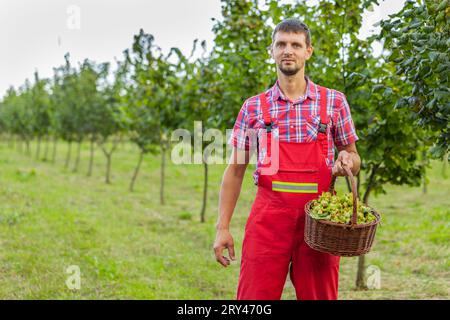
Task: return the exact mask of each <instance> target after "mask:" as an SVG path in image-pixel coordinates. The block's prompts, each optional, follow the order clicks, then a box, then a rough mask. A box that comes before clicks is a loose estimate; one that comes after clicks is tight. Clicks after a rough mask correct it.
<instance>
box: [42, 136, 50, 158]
mask: <svg viewBox="0 0 450 320" xmlns="http://www.w3.org/2000/svg"><path fill="white" fill-rule="evenodd" d="M48 145H49V138H48V134H47V135H46V136H45V151H44V159H42V160H43V161H47V158H48Z"/></svg>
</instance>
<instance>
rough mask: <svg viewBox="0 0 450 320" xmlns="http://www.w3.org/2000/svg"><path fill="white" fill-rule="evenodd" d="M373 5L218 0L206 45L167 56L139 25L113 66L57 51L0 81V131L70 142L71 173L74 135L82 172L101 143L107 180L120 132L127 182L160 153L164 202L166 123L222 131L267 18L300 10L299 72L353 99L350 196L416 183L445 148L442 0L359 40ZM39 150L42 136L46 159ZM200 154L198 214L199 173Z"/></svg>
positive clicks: (445, 9)
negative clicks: (308, 36)
mask: <svg viewBox="0 0 450 320" xmlns="http://www.w3.org/2000/svg"><path fill="white" fill-rule="evenodd" d="M374 4H377V0H357V1H350V0H324V1H319V2H318V3H317V4H313V5H311V4H308V5H307V4H306V1H298V2H297V3H296V4H293V5H280V4H279V3H278V1H275V0H267V1H265V5H262V4H261V1H258V0H246V1H242V0H222V18H221V20H220V21H219V20H218V21H216V22H215V25H214V27H213V31H214V33H215V42H214V47H213V48H212V50H210V52H208V51H207V50H206V44H205V43H204V42H202V43H200V46H199V43H198V41H197V40H196V41H194V43H193V49H192V53H191V54H190V56H185V55H183V54H182V53H181V51H180V50H179V49H177V48H172V49H171V50H170V52H169V53H168V54H166V55H165V54H163V53H162V51H161V49H160V48H159V47H158V46H156V45H155V41H154V38H153V36H152V35H150V34H147V33H145V32H144V31H143V30H140V32H139V33H138V34H137V35H135V36H134V40H133V43H132V46H131V48H129V49H126V50H125V51H124V55H123V59H122V60H121V61H116V66H115V68H114V70H113V69H112V68H111V65H110V63H102V64H97V63H95V62H93V61H89V60H85V61H84V62H83V63H82V64H80V65H79V66H78V68H74V67H73V66H72V64H71V62H70V59H69V55H66V57H65V58H66V63H65V65H63V66H60V67H58V68H55V69H54V76H53V78H52V79H40V77H39V75H38V74H37V73H36V74H35V79H34V81H33V83H31V82H30V81H28V80H27V81H26V82H25V84H24V85H23V86H22V87H20V88H19V89H14V88H11V89H9V90H8V92H7V93H6V95H5V97H4V98H3V100H2V102H1V103H0V131H1V133H4V134H7V135H9V136H10V137H11V139H13V138H14V139H18V140H19V141H22V142H23V143H24V145H25V147H26V152H28V154H30V149H29V142H30V140H31V139H36V140H37V149H36V157H37V158H39V157H40V155H41V141H42V140H44V141H47V142H49V141H53V156H52V159H51V160H52V161H53V162H54V161H55V150H56V143H57V141H58V140H61V139H62V140H64V141H66V142H67V143H68V145H69V148H68V153H67V155H66V162H65V165H66V167H68V166H69V164H70V162H71V152H72V144H75V145H77V146H78V148H77V151H76V156H75V161H74V163H73V171H77V170H78V168H79V161H80V156H79V154H80V145H81V143H82V142H83V141H89V142H90V145H91V157H90V162H89V163H90V164H89V169H88V173H87V174H88V175H91V174H92V162H93V155H94V152H95V149H96V146H99V147H100V149H101V150H102V152H103V153H104V155H105V157H106V159H107V170H106V178H105V180H106V182H107V183H110V182H111V179H110V168H111V158H112V155H113V153H114V151H115V150H116V148H117V145H118V143H119V142H120V141H121V140H122V139H128V140H130V141H132V142H133V143H135V144H136V145H137V146H138V148H139V150H140V156H139V160H138V163H137V165H136V170H135V172H134V174H133V176H132V180H131V182H130V190H133V186H134V184H135V181H136V178H137V176H138V172H139V170H140V166H141V163H142V159H143V158H144V156H145V155H146V154H148V153H158V152H159V153H160V155H161V186H160V190H161V191H160V200H161V204H164V177H165V165H166V158H167V153H168V151H170V135H171V132H173V130H174V129H176V128H187V129H189V130H191V131H192V132H193V130H194V128H193V122H194V120H195V121H202V123H203V130H207V129H209V128H218V129H220V130H222V131H225V129H227V128H231V127H232V126H233V123H234V120H235V118H236V115H237V113H238V111H239V108H240V106H241V105H242V102H243V100H244V99H245V98H246V97H248V96H251V95H254V94H257V93H258V92H261V91H262V90H264V89H266V88H267V87H269V86H270V85H271V84H272V83H273V82H274V81H275V77H276V73H275V69H274V66H273V64H271V63H270V60H269V54H268V50H267V47H268V46H269V45H270V42H271V31H272V28H273V26H274V24H276V23H277V22H279V21H281V20H282V19H283V18H286V17H298V18H300V19H301V20H303V21H304V22H305V23H306V24H307V25H308V26H309V27H310V29H311V31H312V44H313V46H314V47H315V54H314V56H313V58H312V60H310V63H309V64H308V65H307V70H306V73H307V74H308V75H309V77H311V79H313V81H314V82H316V83H319V84H321V85H324V86H328V87H332V88H335V89H337V90H339V91H342V92H343V93H344V94H345V95H346V96H347V99H348V101H349V104H350V106H351V108H352V116H353V119H354V121H355V124H356V128H357V131H358V135H359V137H360V141H359V142H358V150H359V153H360V155H361V159H362V169H363V172H364V176H362V175H360V176H358V177H357V181H358V189H359V190H358V193H359V194H361V195H362V200H363V201H364V202H365V203H366V204H368V203H369V197H370V195H371V194H373V193H374V192H375V193H379V192H385V191H384V185H386V184H387V183H393V184H406V185H419V184H420V182H421V179H423V176H424V174H425V166H426V161H423V158H424V155H425V156H426V157H425V159H427V158H428V150H429V149H430V147H432V149H431V153H430V154H431V156H432V157H435V158H442V157H443V156H444V155H445V156H446V155H447V154H448V142H449V131H448V130H449V108H450V106H449V101H450V99H449V98H450V97H449V95H450V93H449V68H450V63H449V57H448V54H447V50H448V46H449V44H450V40H449V33H450V32H449V1H448V0H443V1H441V2H438V1H432V0H430V1H412V0H408V1H407V2H406V3H405V6H404V8H403V9H402V10H401V11H400V12H398V13H397V14H395V15H392V16H390V18H389V20H387V21H382V22H381V23H380V25H381V32H380V33H379V34H377V35H374V36H372V37H369V38H368V39H360V38H358V36H357V35H358V33H359V30H360V28H361V25H362V13H363V12H364V11H365V10H370V9H371V7H372V6H373V5H374ZM377 40H378V41H381V42H382V44H383V45H384V50H383V54H382V55H381V56H380V57H376V56H374V54H373V50H372V44H373V42H374V41H377ZM198 50H200V53H201V54H200V55H199V54H196V53H197V52H198ZM195 56H200V57H199V58H194V57H195ZM48 150H49V143H46V144H45V150H44V152H43V154H44V156H43V157H44V159H48V157H49V155H48V152H49V151H48ZM420 155H422V158H420V157H419V156H420ZM446 157H447V156H446ZM203 160H204V165H203V167H204V175H205V181H204V192H203V204H202V209H201V221H204V220H205V210H206V198H207V181H208V165H207V163H206V161H205V160H206V159H203ZM363 270H364V257H361V258H360V259H359V267H358V277H357V286H358V287H364V286H365V284H364V281H363Z"/></svg>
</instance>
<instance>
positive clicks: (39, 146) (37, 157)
mask: <svg viewBox="0 0 450 320" xmlns="http://www.w3.org/2000/svg"><path fill="white" fill-rule="evenodd" d="M40 153H41V136H38V139H37V146H36V160H39V155H40Z"/></svg>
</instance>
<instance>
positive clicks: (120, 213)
mask: <svg viewBox="0 0 450 320" xmlns="http://www.w3.org/2000/svg"><path fill="white" fill-rule="evenodd" d="M66 148H67V146H66V145H63V144H62V143H60V144H59V145H58V155H57V159H56V160H57V161H56V164H51V163H49V162H43V161H36V160H35V159H34V153H35V146H34V145H32V154H33V157H32V158H30V157H28V156H26V155H24V154H22V153H20V152H18V151H17V150H15V149H14V150H13V149H10V148H9V147H8V146H7V144H6V142H4V141H2V142H0V298H1V299H234V297H235V291H236V285H237V280H238V274H239V259H240V256H241V255H240V253H241V243H242V237H243V230H244V225H245V222H246V218H247V215H248V213H249V210H250V206H251V204H252V201H253V197H254V195H255V191H256V189H255V186H253V183H252V178H251V171H252V170H248V172H247V175H246V178H245V182H244V185H243V188H242V193H241V197H240V199H239V201H238V205H237V207H236V210H235V213H234V216H233V220H232V226H231V227H232V230H231V231H232V234H233V236H234V240H235V243H236V251H237V257H238V259H237V261H236V262H234V263H232V265H231V266H230V267H229V268H226V269H225V268H223V267H221V266H220V265H219V264H218V263H217V262H216V261H215V259H214V255H213V250H212V245H213V242H214V238H215V228H214V225H215V222H216V219H217V204H218V193H219V188H220V182H221V178H222V174H223V171H224V168H225V166H224V165H211V166H210V170H209V171H210V179H209V193H208V210H207V214H206V220H207V221H206V223H203V224H202V223H200V222H199V211H200V207H201V199H202V187H203V167H202V166H201V165H183V166H177V165H173V164H169V165H168V167H167V172H166V177H167V179H166V204H165V205H164V206H161V205H160V204H159V177H160V171H159V164H160V157H159V156H147V157H146V158H145V161H144V163H143V165H142V168H141V173H140V175H139V177H138V180H137V184H136V190H135V192H133V193H130V192H129V191H128V185H129V182H130V179H131V176H132V173H133V169H134V166H135V165H136V162H137V159H138V152H137V149H136V148H135V147H134V146H133V145H131V144H123V145H121V146H120V148H119V149H118V151H117V152H116V153H115V154H114V155H113V162H112V184H111V185H106V184H105V183H104V171H105V158H104V156H103V154H102V153H101V151H100V150H96V156H95V167H94V175H93V176H92V177H90V178H88V177H86V171H87V164H88V156H89V149H88V145H87V144H86V145H85V146H83V150H82V159H81V163H80V168H79V172H78V173H73V172H72V164H71V167H70V168H69V169H65V168H64V160H65V159H64V158H65V153H66ZM43 149H44V148H43V147H42V149H41V151H43ZM50 153H51V152H50ZM250 169H252V168H250ZM449 174H450V172H448V173H447V175H449ZM428 178H429V180H430V183H429V185H428V192H427V194H423V193H422V188H421V187H415V188H410V187H406V186H388V187H387V194H386V195H380V196H378V197H374V196H372V197H371V202H370V203H371V205H372V206H373V207H375V208H377V209H378V211H379V212H380V213H381V214H382V219H383V221H382V225H381V226H380V227H379V229H378V231H377V236H376V238H375V243H374V246H373V248H372V251H371V252H370V253H369V254H368V255H367V257H366V262H367V265H375V266H377V267H378V268H380V270H381V289H379V290H367V291H355V290H354V283H355V276H356V268H357V258H343V259H342V260H341V261H342V263H341V276H340V295H339V298H340V299H448V298H449V290H450V289H449V288H450V286H449V284H450V271H449V270H450V248H449V243H450V226H449V223H450V209H449V208H450V192H449V190H450V179H448V178H446V177H444V176H443V174H442V163H440V162H433V166H432V168H431V169H430V171H429V176H428ZM345 188H346V187H345V185H344V183H343V181H342V179H341V180H340V181H339V183H338V192H342V191H344V190H345ZM71 265H77V266H79V268H80V270H81V289H80V290H69V289H68V287H67V286H66V280H67V278H68V277H69V274H67V273H66V269H67V267H69V266H71ZM262 267H264V266H262ZM283 299H295V293H294V290H293V288H292V285H291V284H290V282H289V281H287V284H286V287H285V291H284V294H283Z"/></svg>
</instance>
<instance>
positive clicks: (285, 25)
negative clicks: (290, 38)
mask: <svg viewBox="0 0 450 320" xmlns="http://www.w3.org/2000/svg"><path fill="white" fill-rule="evenodd" d="M278 31H282V32H294V33H303V34H304V35H305V38H306V46H307V47H310V46H311V34H310V31H309V28H308V26H307V25H306V24H304V23H303V22H301V21H300V20H298V19H294V18H290V19H285V20H283V21H281V22H280V23H279V24H277V26H276V27H275V29H274V30H273V33H272V42H273V40H274V39H275V34H276V33H277V32H278Z"/></svg>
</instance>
